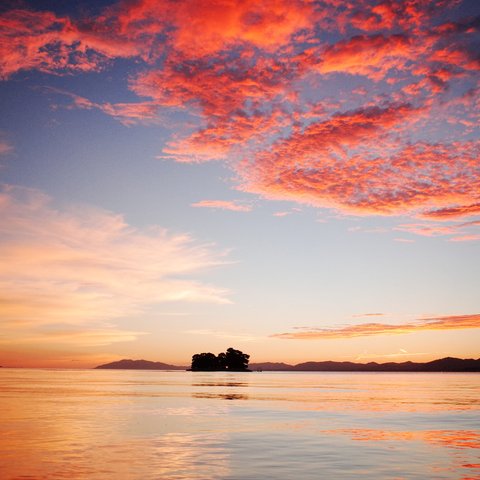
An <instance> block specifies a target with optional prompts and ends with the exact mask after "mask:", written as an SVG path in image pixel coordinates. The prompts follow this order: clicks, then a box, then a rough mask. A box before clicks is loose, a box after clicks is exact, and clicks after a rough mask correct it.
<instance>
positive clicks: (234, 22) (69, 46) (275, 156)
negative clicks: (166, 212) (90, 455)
mask: <svg viewBox="0 0 480 480" xmlns="http://www.w3.org/2000/svg"><path fill="white" fill-rule="evenodd" d="M436 5H441V6H442V8H443V10H442V12H444V13H445V16H446V15H448V13H449V11H448V9H449V8H450V7H453V6H455V5H456V4H452V2H440V3H437V4H436ZM442 16H443V14H442ZM442 22H443V23H442ZM326 32H327V33H328V35H326V34H325V33H326ZM477 32H478V19H472V18H470V19H457V18H455V20H454V21H447V22H445V20H444V19H443V17H442V18H437V12H436V11H435V10H434V9H432V8H431V5H430V4H429V2H423V1H406V0H405V1H399V2H389V1H382V2H374V3H373V4H372V2H369V1H366V0H358V1H355V2H354V1H347V2H341V3H339V2H335V1H328V2H323V3H322V4H321V6H320V5H318V4H316V3H315V2H304V1H297V0H293V1H287V0H268V1H266V2H255V1H253V0H247V1H224V0H220V1H217V0H181V1H174V0H138V1H135V2H130V1H124V2H123V1H122V2H118V3H114V4H111V5H110V6H108V7H106V8H104V9H102V10H101V11H100V13H98V14H97V15H96V16H94V17H92V18H85V17H82V15H80V14H77V15H76V16H73V15H72V16H71V17H70V16H66V15H63V16H60V15H56V14H54V13H52V12H47V11H35V10H26V9H13V10H6V11H5V12H4V13H3V14H2V15H0V37H1V39H2V40H3V42H1V43H0V44H1V45H4V47H0V54H1V55H0V56H1V58H2V60H1V61H0V74H1V75H2V78H8V77H10V76H11V75H13V74H14V73H15V72H17V71H20V70H27V69H37V70H40V71H43V72H48V73H56V74H59V73H60V74H61V73H63V74H65V73H75V72H88V71H97V70H99V69H102V68H107V67H108V65H109V63H111V62H112V61H114V60H115V59H120V58H123V59H132V60H134V61H135V68H136V70H135V71H133V73H132V74H131V75H130V76H129V79H128V82H129V83H128V86H129V88H130V89H131V91H132V92H133V93H135V94H136V95H138V96H139V97H141V98H140V99H139V100H138V101H137V102H135V101H133V102H132V103H125V102H118V103H105V102H104V103H100V102H98V103H95V102H92V101H90V100H88V99H86V98H83V97H79V96H74V95H72V96H71V98H72V101H73V104H74V105H75V106H77V107H78V108H87V109H88V108H97V109H99V110H101V111H103V112H104V113H105V114H107V115H111V116H113V117H114V118H116V119H118V120H119V121H120V122H122V123H124V124H126V125H130V124H133V123H138V122H157V121H159V117H160V116H161V115H165V112H168V111H172V112H175V113H178V111H181V112H182V113H183V114H186V115H188V120H187V121H186V122H185V123H184V125H183V128H172V131H174V133H172V136H171V137H170V138H169V140H167V142H166V144H165V147H164V149H163V152H162V153H161V154H160V155H159V157H160V158H167V159H172V160H175V161H178V162H206V161H210V160H217V161H225V162H228V165H229V166H232V168H233V169H234V170H235V172H236V173H237V174H238V183H239V184H240V188H241V189H243V190H246V191H249V192H253V193H257V194H259V195H262V196H263V197H265V198H272V199H273V198H275V199H285V200H291V201H297V202H300V203H308V204H310V205H314V206H317V207H321V208H334V209H337V210H342V211H346V212H348V213H350V214H359V215H378V214H380V215H398V214H402V215H403V214H408V215H415V216H417V215H421V214H423V215H424V216H425V218H432V219H435V218H436V219H439V218H447V217H448V218H450V217H451V218H454V217H457V216H465V215H467V214H474V213H478V210H477V209H476V207H475V206H476V205H478V204H479V202H480V197H479V193H478V192H479V191H480V185H479V177H480V176H479V166H478V156H479V149H480V146H479V142H478V140H474V139H475V138H476V137H475V134H476V132H477V128H478V121H479V114H478V110H479V109H478V99H477V98H478V92H477V90H478V87H477V85H478V71H479V69H478V66H479V63H478V55H477V53H476V52H477V49H476V42H477V40H476V38H477V37H476V34H477ZM2 48H3V50H2ZM132 63H133V62H132ZM346 74H347V75H349V76H353V77H355V78H350V77H349V81H348V82H345V78H344V77H345V75H346ZM360 80H361V82H360ZM332 81H334V82H335V89H336V90H335V91H336V92H337V93H336V94H335V95H330V96H328V95H325V94H323V92H324V91H327V90H328V88H329V87H328V85H329V83H328V82H332ZM351 82H353V83H352V84H351ZM360 83H361V84H360ZM353 84H355V85H353ZM165 123H166V122H165ZM452 125H453V126H455V128H456V130H455V132H454V133H453V134H452V135H449V132H450V130H451V126H452ZM423 132H425V135H423ZM430 134H433V138H434V139H438V138H442V139H443V140H442V143H440V142H436V141H435V140H429V141H427V139H429V138H432V137H431V135H430ZM472 138H473V140H472ZM442 212H443V213H442Z"/></svg>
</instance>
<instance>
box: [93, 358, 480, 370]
mask: <svg viewBox="0 0 480 480" xmlns="http://www.w3.org/2000/svg"><path fill="white" fill-rule="evenodd" d="M95 368H100V369H113V370H186V369H187V367H179V366H177V365H169V364H167V363H162V362H150V361H148V360H126V359H125V360H119V361H118V362H112V363H106V364H104V365H99V366H98V367H95ZM249 368H250V369H251V370H254V371H255V370H263V371H266V372H268V371H270V372H289V371H290V372H480V358H479V359H476V360H475V359H472V358H469V359H462V358H452V357H446V358H441V359H439V360H433V361H432V362H427V363H416V362H402V363H394V362H389V363H376V362H370V363H355V362H331V361H327V362H305V363H299V364H297V365H289V364H287V363H280V362H263V363H250V365H249Z"/></svg>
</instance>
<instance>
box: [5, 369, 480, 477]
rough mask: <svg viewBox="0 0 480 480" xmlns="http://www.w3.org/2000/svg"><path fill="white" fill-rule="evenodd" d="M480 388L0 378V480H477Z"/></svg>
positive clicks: (354, 379) (463, 382)
mask: <svg viewBox="0 0 480 480" xmlns="http://www.w3.org/2000/svg"><path fill="white" fill-rule="evenodd" d="M479 393H480V376H479V375H475V374H465V375H462V374H460V375H455V374H454V375H441V374H440V375H435V374H433V375H431V374H430V375H428V374H427V375H417V374H380V375H378V374H318V373H314V374H291V373H290V374H289V373H284V374H280V373H270V374H269V373H266V372H264V373H261V374H255V373H252V374H224V373H220V374H215V373H210V374H203V373H198V374H196V373H192V372H139V371H137V372H135V371H134V372H132V371H130V372H127V371H116V372H114V371H65V370H64V371H62V370H14V369H3V370H2V371H0V409H1V410H0V411H1V412H2V416H1V421H0V459H1V460H0V478H1V479H2V480H10V479H12V480H13V479H27V478H32V479H57V478H58V479H63V478H73V479H124V478H125V479H137V478H138V479H142V480H143V479H175V480H187V479H189V480H190V479H193V480H199V479H228V480H234V479H242V480H248V479H252V480H253V479H255V480H256V479H257V478H262V479H263V478H271V479H282V480H283V479H290V478H292V479H300V478H301V479H302V480H304V479H317V478H319V477H318V472H319V471H321V472H323V477H322V478H341V479H342V480H343V479H354V478H355V479H357V478H369V480H372V479H374V480H375V479H384V478H392V479H393V478H402V479H416V478H434V479H435V480H437V479H458V478H463V479H467V478H469V479H470V478H471V479H473V478H476V479H480V465H479V464H480V462H479V460H478V459H479V457H480V455H479V453H480V450H479V447H480V417H479V415H478V413H479V410H480V406H479V402H478V400H479V398H480V396H479Z"/></svg>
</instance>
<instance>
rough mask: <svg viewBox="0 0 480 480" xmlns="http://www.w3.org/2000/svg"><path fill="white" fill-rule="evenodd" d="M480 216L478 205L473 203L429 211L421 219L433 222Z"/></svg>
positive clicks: (479, 204)
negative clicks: (429, 219)
mask: <svg viewBox="0 0 480 480" xmlns="http://www.w3.org/2000/svg"><path fill="white" fill-rule="evenodd" d="M479 214H480V203H474V204H472V205H458V206H455V207H446V208H440V209H437V210H430V211H428V212H423V213H422V215H421V216H422V217H425V218H431V219H434V220H443V219H450V218H452V217H453V218H458V217H470V216H473V215H479Z"/></svg>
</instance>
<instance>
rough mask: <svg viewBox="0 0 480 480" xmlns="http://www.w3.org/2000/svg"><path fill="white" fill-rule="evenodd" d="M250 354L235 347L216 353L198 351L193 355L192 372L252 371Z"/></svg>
mask: <svg viewBox="0 0 480 480" xmlns="http://www.w3.org/2000/svg"><path fill="white" fill-rule="evenodd" d="M249 358H250V355H247V354H246V353H243V352H242V351H240V350H235V349H234V348H231V347H230V348H228V349H227V351H226V352H222V353H219V354H218V355H214V354H213V353H210V352H208V353H196V354H195V355H193V357H192V366H191V367H190V370H191V371H192V372H222V371H225V372H250V371H251V370H249V369H248V361H249Z"/></svg>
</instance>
